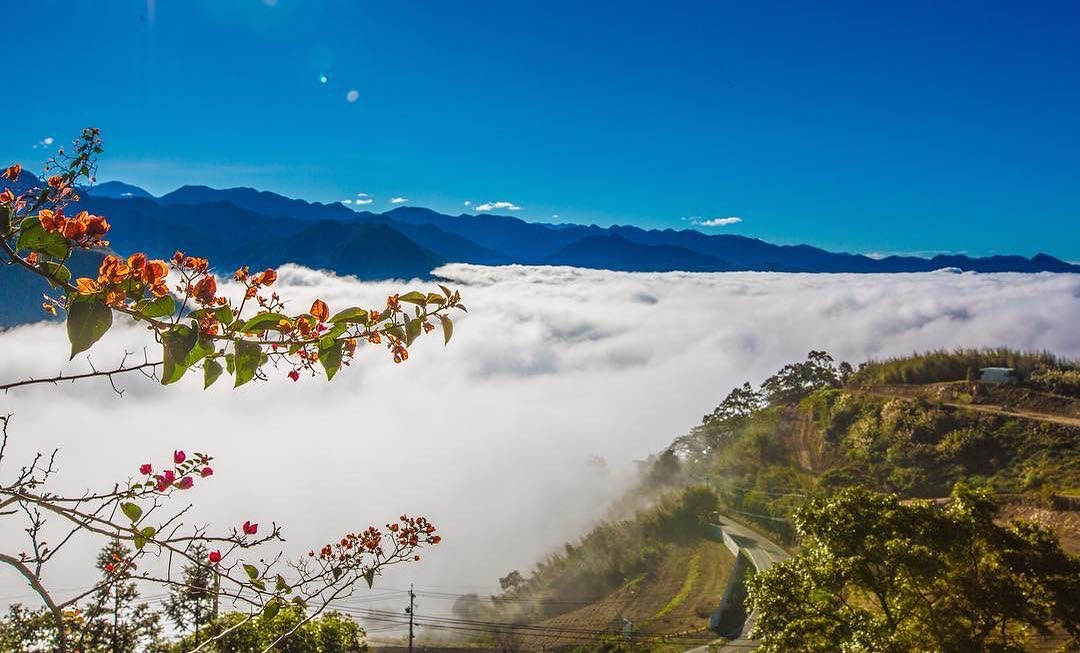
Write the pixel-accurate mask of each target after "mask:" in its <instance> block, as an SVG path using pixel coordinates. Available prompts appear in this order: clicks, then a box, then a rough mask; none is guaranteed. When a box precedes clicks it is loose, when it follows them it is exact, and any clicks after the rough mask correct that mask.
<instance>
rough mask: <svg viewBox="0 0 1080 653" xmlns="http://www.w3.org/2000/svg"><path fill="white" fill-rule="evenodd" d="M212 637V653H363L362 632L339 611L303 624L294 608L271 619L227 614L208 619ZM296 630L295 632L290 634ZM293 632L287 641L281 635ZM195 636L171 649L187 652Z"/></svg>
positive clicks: (283, 611) (191, 646) (300, 613)
mask: <svg viewBox="0 0 1080 653" xmlns="http://www.w3.org/2000/svg"><path fill="white" fill-rule="evenodd" d="M206 631H207V633H209V634H210V636H211V637H212V638H213V644H212V645H211V647H210V648H209V649H205V648H204V649H203V650H204V651H212V652H213V653H248V652H249V651H260V650H271V651H276V652H279V653H366V651H367V650H368V647H367V644H366V643H365V642H364V631H363V629H362V628H360V626H358V625H357V624H356V622H355V621H353V620H352V619H350V618H349V617H347V616H345V615H343V614H341V613H338V612H327V613H325V614H323V615H322V616H320V617H318V618H315V619H311V620H308V621H305V619H304V613H303V611H301V610H298V609H297V608H295V607H287V608H283V609H282V610H281V611H280V612H278V613H277V614H275V615H274V616H272V617H267V616H265V615H264V616H261V617H258V618H257V619H247V618H246V615H244V614H243V613H237V612H229V613H226V614H224V615H222V616H221V617H219V618H217V619H214V620H211V621H210V623H209V624H208V625H207V628H206ZM293 631H295V632H293ZM289 632H292V636H291V637H289V638H288V639H284V638H282V635H283V634H284V633H289ZM193 638H194V635H191V636H188V637H186V638H184V639H183V640H181V641H180V642H177V643H176V644H175V645H174V646H173V648H174V649H175V650H177V651H187V650H190V649H192V648H194V646H195V641H194V639H193Z"/></svg>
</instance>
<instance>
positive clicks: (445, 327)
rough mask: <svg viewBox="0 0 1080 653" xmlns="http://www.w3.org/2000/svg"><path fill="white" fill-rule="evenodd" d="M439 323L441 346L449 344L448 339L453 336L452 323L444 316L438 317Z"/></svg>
mask: <svg viewBox="0 0 1080 653" xmlns="http://www.w3.org/2000/svg"><path fill="white" fill-rule="evenodd" d="M439 321H440V322H442V335H443V344H444V345H446V344H449V343H450V337H451V336H452V335H454V322H453V321H452V320H451V319H450V318H448V317H446V316H445V315H440V316H439Z"/></svg>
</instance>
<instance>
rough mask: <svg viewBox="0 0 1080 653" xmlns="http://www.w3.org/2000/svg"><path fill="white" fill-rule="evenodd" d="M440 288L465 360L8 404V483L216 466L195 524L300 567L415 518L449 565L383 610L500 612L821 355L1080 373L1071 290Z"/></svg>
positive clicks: (293, 286) (114, 334)
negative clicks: (716, 432) (636, 480)
mask: <svg viewBox="0 0 1080 653" xmlns="http://www.w3.org/2000/svg"><path fill="white" fill-rule="evenodd" d="M438 273H439V274H441V275H443V276H444V277H446V278H448V279H450V280H451V282H450V285H451V286H453V287H456V288H459V289H460V290H461V292H462V295H463V297H464V301H465V303H466V304H467V305H468V308H469V313H468V314H467V315H465V314H462V315H461V316H460V319H458V320H457V328H456V330H455V336H454V339H453V341H452V342H451V343H450V346H449V347H446V348H443V346H442V342H441V337H440V336H439V335H438V334H437V333H436V334H432V335H431V336H428V337H425V338H422V339H421V340H420V341H419V342H418V343H417V344H416V345H414V348H413V350H412V356H411V358H410V360H409V361H408V362H407V363H406V364H405V365H404V366H395V365H394V364H393V363H392V362H391V361H390V360H389V356H387V355H386V353H385V351H383V350H381V349H380V348H377V347H372V346H365V347H362V348H361V351H360V352H359V353H358V356H357V360H356V362H355V363H354V364H353V366H352V367H351V368H349V369H347V370H343V371H342V373H341V374H340V375H339V376H338V377H337V378H336V379H335V380H334V381H333V382H332V383H329V384H327V383H326V382H325V379H322V378H319V379H311V378H302V379H301V381H300V382H299V383H293V382H291V381H289V380H288V379H287V378H286V377H285V374H286V372H287V371H288V370H278V371H272V374H273V376H274V379H273V382H272V383H269V384H266V383H259V384H254V383H253V384H249V385H248V386H245V387H243V388H240V389H238V390H233V389H232V388H231V387H229V385H230V384H228V383H225V382H219V384H218V385H217V386H215V387H213V388H211V389H210V390H207V391H203V390H202V383H201V376H198V377H196V376H194V375H192V376H190V377H189V378H186V379H184V380H183V381H182V382H181V383H179V384H178V385H177V386H173V387H169V388H161V387H160V386H158V385H156V383H155V382H152V381H149V380H146V379H143V378H141V377H139V376H138V375H137V374H134V375H128V377H126V378H123V379H118V380H117V383H118V385H120V386H121V387H122V388H124V389H125V394H124V396H123V398H120V397H117V396H116V394H115V393H113V392H112V390H111V389H110V388H109V386H108V383H106V382H98V381H95V382H90V383H83V384H78V385H62V386H59V387H53V386H44V387H37V388H27V389H21V390H18V391H13V392H11V393H9V394H7V395H4V396H0V411H2V412H4V413H14V415H15V417H14V419H13V420H12V423H11V429H10V432H11V436H12V442H11V444H10V445H9V451H8V456H9V458H8V461H10V462H9V463H8V464H7V465H5V467H11V466H13V465H15V464H16V463H21V462H23V460H24V459H26V458H27V456H28V455H29V454H30V453H31V452H33V451H36V450H38V449H42V448H45V449H50V448H51V447H52V446H54V445H55V444H59V445H60V446H61V448H62V451H61V454H60V458H59V461H60V465H61V468H62V473H61V475H60V477H59V479H60V481H59V487H62V488H65V489H69V490H72V491H77V490H80V489H82V488H85V487H91V486H94V485H103V484H104V485H107V484H108V483H110V482H111V481H113V480H122V479H124V478H126V477H127V476H129V475H130V474H132V473H134V471H135V470H136V468H137V467H138V465H139V464H140V463H142V462H146V461H148V460H154V461H164V460H165V459H167V457H168V456H169V455H170V454H171V452H172V450H173V449H174V448H182V449H187V450H188V451H207V452H209V453H211V454H212V455H214V456H215V458H216V461H215V464H214V467H215V469H216V471H217V474H215V476H214V477H213V478H212V479H209V481H208V482H205V483H201V484H200V485H199V487H197V488H196V490H194V491H192V493H191V495H190V499H191V500H192V501H194V502H196V503H197V504H198V507H197V511H196V513H195V517H196V521H199V522H210V523H213V524H215V525H218V526H220V527H222V528H227V527H230V526H233V525H236V524H239V523H241V522H243V521H244V520H246V519H251V520H252V521H258V522H262V523H267V524H268V523H269V522H271V521H277V522H278V523H283V524H285V525H286V531H285V534H286V536H287V537H288V538H289V544H288V547H287V548H288V549H289V550H290V552H291V553H293V554H299V553H301V552H306V551H307V550H308V548H310V547H311V546H317V545H321V544H322V543H323V542H325V541H328V540H333V539H336V537H338V536H339V535H340V533H341V532H343V531H345V530H350V529H356V528H358V527H361V526H364V525H367V524H368V523H383V522H385V521H386V520H390V519H393V518H394V517H395V516H396V515H398V514H399V513H401V512H410V513H420V514H425V515H427V516H429V517H430V518H431V519H432V520H433V521H434V522H435V523H436V524H437V525H438V526H439V528H440V532H441V534H442V535H443V536H444V541H443V544H441V545H439V546H438V547H436V548H435V549H433V550H432V551H431V552H430V553H429V554H428V555H426V556H425V558H424V560H423V561H422V562H421V563H419V564H415V565H410V566H407V567H400V568H397V569H395V570H393V571H392V572H391V573H390V574H388V576H387V577H386V578H384V579H381V580H380V581H378V585H377V586H376V587H377V588H378V587H380V586H383V587H401V586H403V585H407V584H408V583H409V582H416V583H417V584H418V585H420V586H429V587H432V586H435V587H441V588H447V589H451V590H453V591H459V590H460V591H469V590H472V589H476V590H480V591H483V590H488V591H491V590H494V589H496V588H497V583H496V579H497V578H498V576H500V575H503V574H505V573H506V572H507V571H509V570H510V569H521V570H522V571H525V570H526V569H528V568H529V567H530V566H531V565H532V563H533V562H535V561H536V560H537V559H538V558H540V557H541V556H542V555H544V554H545V553H546V552H548V551H551V550H553V549H554V548H556V547H559V546H560V545H561V544H562V542H564V541H565V540H566V539H568V538H569V539H572V538H574V537H576V536H577V535H579V534H580V533H581V532H582V531H583V530H584V529H585V528H587V527H588V526H589V525H590V524H591V523H592V522H593V521H594V520H596V519H597V518H598V517H599V516H601V515H602V514H603V513H604V511H605V508H606V506H607V504H608V502H609V501H610V500H611V499H613V498H614V497H616V496H617V495H618V494H619V493H620V492H621V491H622V490H623V488H624V487H625V483H626V481H627V479H628V478H629V476H630V474H631V472H632V470H633V468H634V464H633V461H634V460H635V459H641V458H644V457H646V456H647V455H649V454H650V453H653V452H655V451H657V450H659V449H661V448H662V447H664V446H665V445H666V444H667V443H669V442H670V441H671V439H672V438H673V437H675V436H677V435H679V434H681V433H683V432H685V431H686V430H687V429H688V428H689V427H691V426H692V425H693V424H695V423H697V422H698V421H699V420H700V418H701V415H703V414H704V413H706V412H708V411H710V410H711V409H712V408H713V407H714V406H715V405H716V404H717V403H718V402H719V400H720V399H721V398H722V397H723V396H724V395H725V394H726V393H727V392H728V390H730V389H731V387H733V386H735V385H737V384H739V383H741V382H742V381H744V380H750V381H753V382H758V381H760V380H761V379H762V378H764V377H765V376H767V375H768V374H770V373H772V372H773V371H775V370H776V369H777V368H779V367H780V366H781V365H783V364H784V363H787V362H790V361H792V360H796V359H801V358H802V357H804V356H805V354H806V352H807V351H809V350H810V349H825V350H828V351H829V352H830V353H832V354H833V355H834V356H835V357H836V358H837V359H846V360H849V361H852V362H853V363H857V362H859V361H861V360H864V359H866V358H869V357H877V356H888V355H895V354H901V353H906V352H910V351H912V350H916V349H927V348H937V347H947V348H948V347H954V346H996V345H1008V346H1011V347H1017V348H1024V349H1048V350H1051V351H1054V352H1056V353H1059V354H1062V355H1066V356H1080V331H1078V330H1077V329H1076V326H1075V325H1076V324H1080V277H1077V276H1076V275H1054V274H1038V275H1021V274H1000V275H980V274H953V273H948V272H940V273H930V274H904V275H791V274H772V273H728V274H684V273H663V274H631V273H614V272H605V271H597V270H584V269H576V268H558V267H556V268H533V267H522V266H508V267H479V266H465V265H452V266H446V267H444V268H441V269H440V270H439V271H438ZM405 287H426V286H425V284H423V283H422V282H410V283H407V284H403V283H400V282H361V281H358V280H356V279H354V278H348V277H338V276H335V275H331V274H327V273H324V272H318V271H313V270H308V269H305V268H300V267H296V266H285V267H284V268H282V269H281V270H280V280H279V287H276V288H275V289H276V290H277V291H278V292H279V293H280V294H281V295H282V296H283V297H285V298H287V299H291V300H293V302H294V305H295V306H297V307H301V306H304V307H306V306H307V305H308V304H309V303H310V302H311V300H312V299H313V298H314V297H316V296H318V297H320V298H322V299H324V300H325V301H326V302H327V303H328V304H329V305H330V308H331V310H332V311H334V310H337V309H340V308H343V307H345V306H349V305H360V306H369V305H376V304H379V303H381V302H382V301H383V300H384V299H385V296H386V294H387V293H388V292H390V291H396V290H399V289H404V288H405ZM225 292H227V290H226V291H225ZM143 344H148V345H150V346H151V353H150V355H151V356H156V352H155V351H154V349H153V343H152V342H150V341H149V340H148V338H147V335H146V332H145V331H144V330H142V329H140V328H138V327H137V326H136V325H132V324H125V325H119V326H117V327H114V328H113V330H112V331H111V332H110V333H109V334H108V335H107V336H106V338H105V339H104V340H103V341H102V342H100V343H98V344H97V345H96V346H95V347H94V348H93V349H92V350H91V358H92V360H93V361H94V363H95V364H96V365H98V366H99V367H108V366H112V365H115V364H116V363H117V362H119V360H120V357H121V355H122V354H123V352H124V351H125V350H127V351H133V352H135V356H136V357H138V358H140V359H141V356H142V346H143ZM0 351H3V352H4V353H5V360H4V363H3V366H2V367H3V374H2V378H3V379H4V380H13V379H21V378H24V377H28V376H45V375H50V374H55V373H56V372H57V370H59V369H68V370H79V371H85V369H86V361H85V359H84V358H80V359H77V360H76V361H75V362H73V363H70V364H69V363H66V359H67V352H68V345H67V339H66V336H65V334H64V330H63V327H62V326H56V325H50V326H42V325H35V326H27V327H20V328H17V329H13V330H11V331H8V332H5V333H2V334H0ZM596 457H602V458H603V460H604V461H605V462H606V465H604V466H600V465H597V464H596ZM0 473H10V470H3V469H0ZM0 536H6V535H4V531H0ZM76 551H79V550H78V549H76ZM80 555H85V556H89V555H90V551H89V550H87V549H85V548H84V549H82V550H81V551H80ZM58 565H59V566H57V567H55V568H54V569H53V571H52V572H51V573H52V574H54V576H53V577H52V579H51V582H52V583H53V584H54V585H56V586H60V587H75V586H77V585H78V584H79V582H81V581H82V580H83V579H86V578H88V577H89V576H90V575H92V573H93V572H92V571H91V570H89V559H88V558H80V557H79V555H70V556H68V557H66V558H64V559H63V560H62V561H60V563H58ZM4 574H5V575H2V576H0V586H2V587H4V588H8V590H10V591H5V592H4V597H3V598H5V599H7V598H8V597H9V596H13V595H18V594H19V592H21V591H22V589H23V588H22V586H21V585H20V584H19V583H18V581H17V579H16V578H15V577H14V576H13V575H11V574H10V572H4ZM47 580H50V579H47ZM5 602H6V601H5ZM432 607H434V606H432ZM446 607H447V608H448V607H449V606H446Z"/></svg>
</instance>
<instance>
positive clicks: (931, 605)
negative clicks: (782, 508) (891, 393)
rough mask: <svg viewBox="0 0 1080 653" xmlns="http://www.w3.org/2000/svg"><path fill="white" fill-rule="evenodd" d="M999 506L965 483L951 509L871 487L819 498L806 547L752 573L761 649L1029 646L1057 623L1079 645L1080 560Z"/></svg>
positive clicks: (808, 516) (799, 516)
mask: <svg viewBox="0 0 1080 653" xmlns="http://www.w3.org/2000/svg"><path fill="white" fill-rule="evenodd" d="M996 514H997V506H996V504H995V503H994V501H993V500H992V498H991V497H990V495H989V494H988V493H987V492H986V491H984V490H976V489H972V488H970V487H967V486H964V485H962V484H960V485H957V486H956V487H955V488H954V491H953V494H952V500H951V502H950V503H949V504H948V505H946V506H942V505H938V504H935V503H929V502H915V503H910V504H908V503H902V502H901V501H900V500H899V499H898V498H897V497H896V496H895V495H884V494H878V493H874V492H870V491H868V490H865V489H862V488H848V489H845V490H843V491H841V492H839V493H837V494H836V495H834V496H832V497H829V498H824V499H816V500H813V501H810V502H809V503H808V504H807V505H806V506H805V507H804V508H802V509H800V510H799V511H798V512H797V513H796V516H795V522H796V525H797V526H798V528H799V530H800V531H801V533H802V534H803V537H804V540H803V548H802V550H801V551H800V552H799V554H798V555H796V556H795V557H793V558H791V559H790V560H787V561H784V562H781V563H778V564H776V565H774V566H773V567H772V568H770V569H769V570H767V571H764V572H762V573H760V574H757V575H755V576H754V577H753V578H752V579H751V580H750V581H749V600H750V604H751V606H752V607H753V608H754V609H756V610H758V612H759V617H758V620H757V624H756V627H755V630H756V636H757V637H759V638H760V641H761V650H762V651H765V652H766V653H779V652H781V651H806V652H809V653H814V652H819V651H820V652H821V653H825V652H832V651H866V652H882V653H885V652H889V653H891V652H894V651H895V652H897V653H899V652H901V651H905V652H906V651H941V652H954V651H961V652H962V651H1000V652H1006V651H1022V650H1024V646H1025V644H1026V643H1027V642H1028V640H1029V639H1030V637H1031V635H1032V634H1034V633H1046V632H1049V631H1050V629H1051V628H1056V629H1058V632H1065V633H1068V636H1069V637H1070V638H1071V641H1072V644H1073V645H1076V644H1078V643H1080V559H1078V558H1076V557H1072V556H1069V555H1067V554H1065V553H1063V552H1062V550H1061V548H1060V547H1059V545H1058V543H1057V541H1056V540H1055V538H1054V537H1053V536H1052V535H1051V534H1050V533H1049V532H1048V531H1046V530H1044V529H1042V528H1040V527H1038V526H1034V525H1031V524H1022V523H1016V524H1011V525H1008V526H1000V525H998V524H995V523H994V518H995V516H996Z"/></svg>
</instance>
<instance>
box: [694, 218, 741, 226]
mask: <svg viewBox="0 0 1080 653" xmlns="http://www.w3.org/2000/svg"><path fill="white" fill-rule="evenodd" d="M690 222H692V223H694V224H696V225H698V226H699V227H727V226H729V225H733V224H739V223H740V222H742V218H740V217H738V216H735V215H731V216H728V217H726V218H709V219H707V220H706V219H705V218H697V217H692V218H690Z"/></svg>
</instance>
